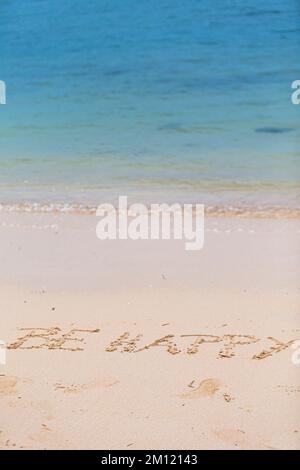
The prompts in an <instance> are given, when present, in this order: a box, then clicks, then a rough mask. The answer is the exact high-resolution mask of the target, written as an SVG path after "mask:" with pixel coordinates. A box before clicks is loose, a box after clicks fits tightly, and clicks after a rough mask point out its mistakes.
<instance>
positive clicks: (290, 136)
mask: <svg viewBox="0 0 300 470" xmlns="http://www.w3.org/2000/svg"><path fill="white" fill-rule="evenodd" d="M299 20H300V3H299V1H298V0H265V1H263V2H261V1H258V0H251V1H250V0H243V1H238V0H215V1H212V0H186V1H183V0H89V1H84V0H64V1H61V0H51V1H48V2H47V1H43V2H42V1H40V0H23V1H22V2H20V1H18V0H3V1H1V3H0V44H1V45H0V79H1V80H5V82H6V85H7V105H5V106H0V149H1V150H0V191H1V193H0V202H1V203H2V204H21V205H22V204H27V203H29V204H32V203H38V204H44V203H45V204H51V203H57V204H58V205H62V206H64V205H67V204H83V205H87V206H91V205H93V204H97V203H100V202H102V201H103V200H109V201H110V200H113V199H115V198H116V197H117V195H118V194H128V195H132V198H133V199H134V200H137V199H139V200H142V201H144V200H146V201H148V200H149V201H150V200H174V201H197V202H202V203H205V204H207V205H211V206H221V207H227V206H228V207H229V206H234V207H243V206H245V205H246V206H253V207H261V206H266V207H276V206H278V205H280V206H284V207H300V203H299V182H300V165H299V157H300V145H299V144H300V106H294V105H292V104H291V99H290V95H291V83H292V81H294V80H296V79H300V59H299V51H300V21H299Z"/></svg>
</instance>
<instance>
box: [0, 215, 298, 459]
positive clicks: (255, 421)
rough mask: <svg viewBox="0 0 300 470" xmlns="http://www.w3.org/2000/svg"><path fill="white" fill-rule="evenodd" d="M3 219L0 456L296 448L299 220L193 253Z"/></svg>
mask: <svg viewBox="0 0 300 470" xmlns="http://www.w3.org/2000/svg"><path fill="white" fill-rule="evenodd" d="M95 227H96V219H95V217H93V216H78V215H59V214H57V215H55V214H52V215H50V214H44V215H42V214H16V213H1V216H0V243H1V251H0V261H1V263H0V309H1V318H0V339H1V340H2V341H4V342H5V343H6V346H7V352H6V360H7V361H6V365H1V366H0V403H1V423H0V447H1V449H84V448H88V449H124V450H126V449H266V450H268V449H299V448H300V428H299V422H300V420H299V418H300V416H299V398H300V378H299V367H300V366H297V365H295V364H293V362H292V354H293V349H292V346H293V344H295V341H296V340H297V339H298V340H299V339H300V324H299V305H300V303H299V301H300V291H299V287H298V286H299V282H298V280H299V259H300V257H299V254H300V253H299V240H300V221H299V220H293V219H291V220H275V219H262V220H259V219H238V218H221V217H220V218H215V219H214V218H207V219H206V232H205V247H204V249H203V250H202V251H199V252H187V251H185V250H184V246H183V242H182V241H143V242H141V241H107V242H106V241H105V242H104V241H99V240H98V239H97V238H96V235H95Z"/></svg>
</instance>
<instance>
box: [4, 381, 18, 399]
mask: <svg viewBox="0 0 300 470" xmlns="http://www.w3.org/2000/svg"><path fill="white" fill-rule="evenodd" d="M17 383H18V379H17V378H16V377H6V376H3V377H0V396H2V395H12V394H13V393H16V385H17Z"/></svg>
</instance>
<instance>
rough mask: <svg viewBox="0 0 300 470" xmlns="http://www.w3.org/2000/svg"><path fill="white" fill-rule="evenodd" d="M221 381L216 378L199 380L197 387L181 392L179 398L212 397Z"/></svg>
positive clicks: (218, 388)
mask: <svg viewBox="0 0 300 470" xmlns="http://www.w3.org/2000/svg"><path fill="white" fill-rule="evenodd" d="M220 387H221V382H220V381H219V380H218V379H205V380H202V382H200V384H199V385H198V387H195V388H194V389H193V390H191V391H189V392H186V393H182V394H181V395H179V396H180V398H202V397H212V396H213V395H214V394H215V393H216V392H217V391H218V390H220Z"/></svg>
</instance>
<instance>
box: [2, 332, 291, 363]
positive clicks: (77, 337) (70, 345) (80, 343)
mask: <svg viewBox="0 0 300 470" xmlns="http://www.w3.org/2000/svg"><path fill="white" fill-rule="evenodd" d="M20 331H22V332H23V334H22V335H21V336H20V337H18V338H17V339H16V341H14V342H12V343H10V344H9V345H8V347H7V348H8V349H10V350H13V349H28V350H32V349H48V350H64V351H73V352H75V351H83V350H84V349H85V346H86V338H87V335H90V334H96V333H100V331H101V330H100V329H99V328H95V329H80V328H72V329H70V330H67V331H63V330H62V329H61V328H59V327H57V326H55V327H51V328H20ZM142 338H143V334H142V333H139V334H137V335H134V336H132V335H131V334H130V332H128V331H127V332H125V333H123V334H121V335H120V336H118V337H117V338H116V339H114V340H113V341H111V343H110V344H109V345H108V346H107V347H106V348H105V351H106V352H110V353H113V352H121V353H135V354H136V353H141V352H143V351H147V350H150V349H152V348H157V347H160V348H164V349H165V351H166V352H167V353H168V354H172V355H177V354H187V355H195V354H198V353H200V352H201V346H202V345H203V344H209V343H210V344H211V345H212V346H214V348H215V350H216V349H217V358H219V359H225V358H227V359H229V358H232V357H234V356H236V355H238V353H239V348H240V347H245V346H249V345H252V344H256V343H259V342H262V341H263V339H261V338H258V337H256V336H251V335H241V334H225V335H222V336H219V335H209V334H202V333H197V334H182V335H179V336H177V337H176V336H175V335H173V334H168V335H164V336H162V337H160V338H157V339H155V340H154V341H152V342H150V343H146V344H144V345H143V344H142ZM265 340H266V341H267V342H268V345H267V347H266V348H265V349H263V350H260V351H258V353H257V354H255V355H253V356H252V359H254V360H262V359H266V358H268V357H271V356H273V355H274V354H277V353H280V352H282V351H284V350H286V349H287V348H289V347H290V346H291V345H292V344H293V343H294V342H295V341H296V339H292V340H289V341H282V340H279V339H277V338H274V337H272V336H269V337H267V338H265ZM178 343H179V344H178Z"/></svg>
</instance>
